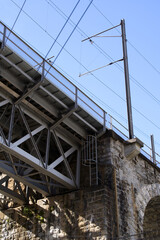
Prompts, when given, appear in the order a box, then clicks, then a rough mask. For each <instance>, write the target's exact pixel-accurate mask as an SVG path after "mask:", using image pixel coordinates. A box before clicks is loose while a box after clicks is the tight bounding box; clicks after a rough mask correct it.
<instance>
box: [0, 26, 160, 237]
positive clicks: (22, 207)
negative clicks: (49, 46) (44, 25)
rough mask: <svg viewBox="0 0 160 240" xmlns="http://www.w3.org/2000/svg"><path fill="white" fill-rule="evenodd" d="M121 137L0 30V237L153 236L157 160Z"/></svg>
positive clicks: (159, 178)
mask: <svg viewBox="0 0 160 240" xmlns="http://www.w3.org/2000/svg"><path fill="white" fill-rule="evenodd" d="M126 134H127V130H126V129H125V128H123V127H122V125H121V124H120V123H118V122H117V121H116V120H115V119H113V118H112V117H111V116H110V115H109V114H108V113H106V112H105V111H104V110H103V109H102V108H100V107H99V106H98V105H97V104H95V103H94V102H93V101H92V100H91V99H90V98H88V97H87V96H86V95H85V94H84V93H83V92H82V91H81V90H80V89H78V88H77V87H76V86H75V85H73V84H72V83H71V82H70V81H69V80H68V79H67V78H66V77H65V76H63V75H62V74H61V73H60V72H59V71H58V70H57V69H56V68H54V67H53V66H52V65H51V64H50V63H49V62H48V61H47V60H45V59H43V58H42V57H41V56H40V55H39V54H38V53H37V52H35V51H34V50H33V49H32V48H31V47H30V46H28V45H27V44H26V43H25V42H24V41H22V40H21V39H20V38H19V37H18V36H16V35H15V34H14V33H13V32H12V31H11V30H10V29H8V28H7V27H6V26H5V25H3V24H2V23H0V171H1V179H0V193H1V201H0V206H1V213H0V219H1V225H0V238H1V239H20V237H21V239H108V240H109V239H132V240H133V239H135V240H136V239H137V240H138V239H150V240H151V239H160V237H159V226H160V218H159V214H160V183H159V182H160V169H159V163H158V162H155V159H154V161H153V159H152V157H151V156H150V155H149V154H147V153H146V152H145V151H144V150H143V143H142V142H141V141H140V140H139V139H137V138H133V139H129V138H128V137H127V135H126ZM7 219H9V220H7ZM6 226H7V232H6V231H5V232H4V228H5V227H6ZM11 237H12V238H11Z"/></svg>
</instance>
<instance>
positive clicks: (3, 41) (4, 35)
mask: <svg viewBox="0 0 160 240" xmlns="http://www.w3.org/2000/svg"><path fill="white" fill-rule="evenodd" d="M5 40H6V26H4V30H3V39H2V44H1V50H3V49H4V47H5Z"/></svg>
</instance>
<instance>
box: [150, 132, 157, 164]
mask: <svg viewBox="0 0 160 240" xmlns="http://www.w3.org/2000/svg"><path fill="white" fill-rule="evenodd" d="M151 147H152V158H153V163H155V164H156V154H155V146H154V136H153V135H151Z"/></svg>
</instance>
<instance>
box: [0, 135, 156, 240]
mask: <svg viewBox="0 0 160 240" xmlns="http://www.w3.org/2000/svg"><path fill="white" fill-rule="evenodd" d="M126 146H127V144H126V142H125V141H124V140H122V139H121V138H120V137H118V136H117V135H116V134H114V133H113V132H112V131H108V132H107V133H106V134H104V135H103V136H102V137H101V138H100V139H99V140H98V161H99V186H92V187H89V180H88V176H89V172H88V169H87V167H84V166H82V167H81V189H80V190H77V191H75V192H71V193H66V194H62V195H59V196H54V197H51V198H48V199H43V200H39V201H38V202H37V204H35V205H32V206H29V207H28V206H27V207H26V208H25V207H19V208H14V209H8V210H5V211H2V212H1V215H0V219H1V222H0V229H1V230H0V239H15V240H17V239H19V240H22V239H33V240H35V239H107V240H111V239H112V240H113V239H118V238H117V237H122V238H121V239H125V236H130V237H128V238H127V239H132V240H136V239H139V238H140V237H141V238H142V239H143V234H141V232H143V231H145V232H148V231H150V235H146V236H145V239H147V240H151V239H160V238H157V237H155V235H154V232H155V230H156V234H157V235H158V232H157V228H158V227H159V226H160V217H159V216H160V207H159V206H160V204H159V203H160V170H159V168H158V167H156V166H155V165H154V164H153V163H151V162H150V161H149V160H147V159H146V158H145V157H144V156H142V155H141V154H138V152H137V150H136V155H134V154H133V155H132V154H131V155H132V157H131V155H130V154H129V155H128V154H126ZM131 150H132V148H131ZM127 151H129V150H127ZM130 152H132V151H130ZM137 154H138V155H137ZM4 229H6V230H4ZM157 235H156V236H157ZM139 236H140V237H139ZM138 237H139V238H138Z"/></svg>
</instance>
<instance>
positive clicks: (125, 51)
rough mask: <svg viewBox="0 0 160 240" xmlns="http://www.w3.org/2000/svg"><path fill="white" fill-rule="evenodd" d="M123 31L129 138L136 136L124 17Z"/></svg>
mask: <svg viewBox="0 0 160 240" xmlns="http://www.w3.org/2000/svg"><path fill="white" fill-rule="evenodd" d="M121 31H122V46H123V60H124V74H125V88H126V101H127V114H128V129H129V138H130V139H132V138H134V133H133V119H132V106H131V93H130V82H129V69H128V56H127V39H126V30H125V20H124V19H122V20H121Z"/></svg>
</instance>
